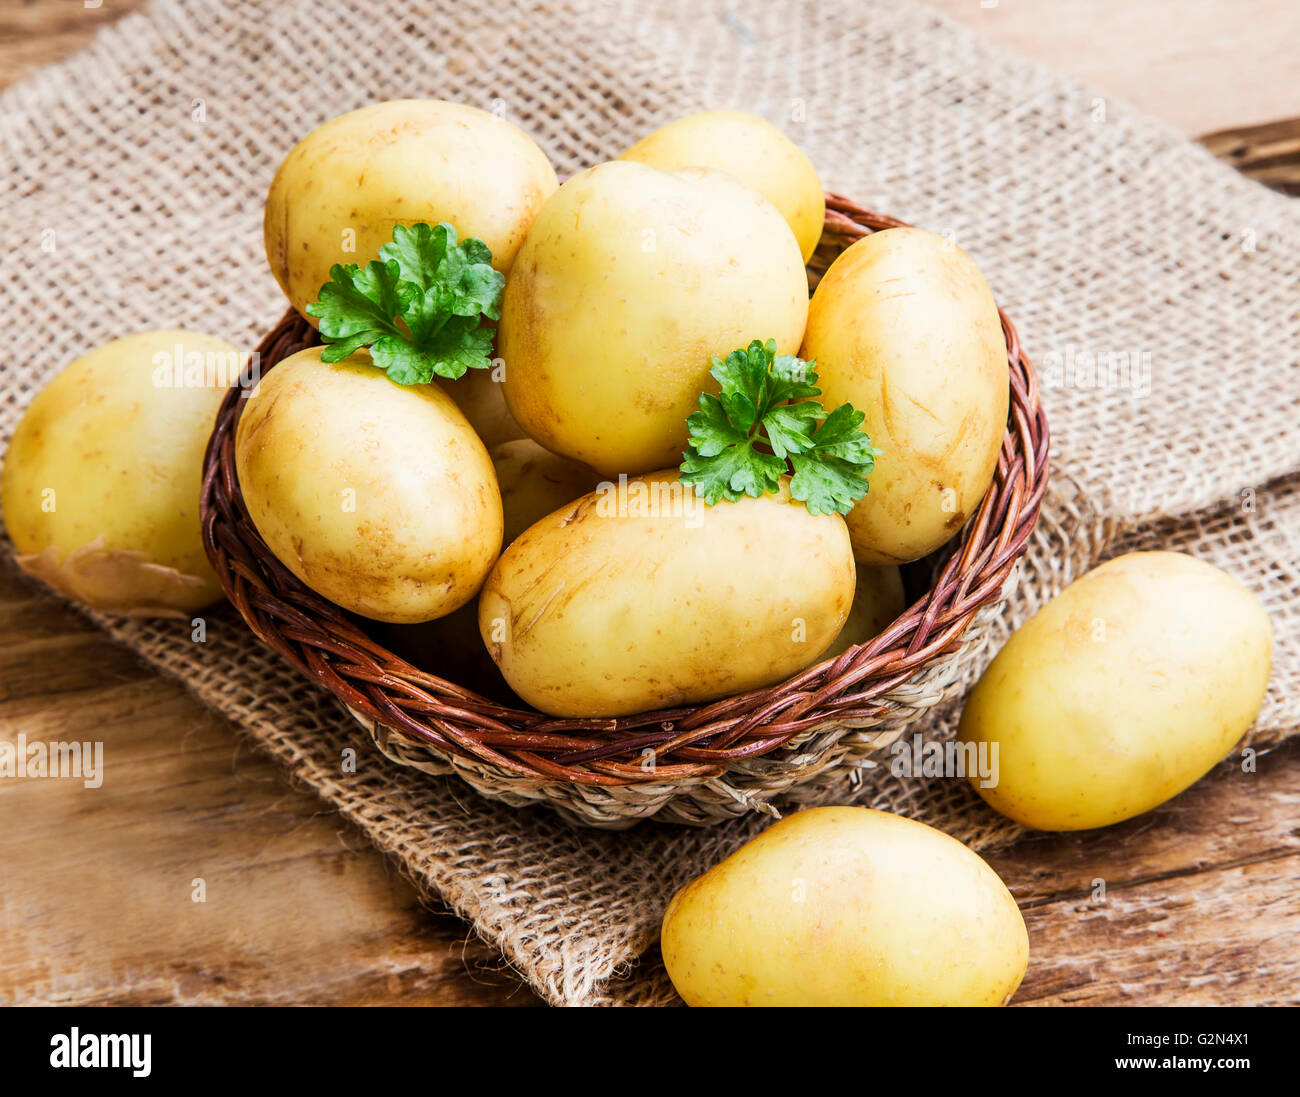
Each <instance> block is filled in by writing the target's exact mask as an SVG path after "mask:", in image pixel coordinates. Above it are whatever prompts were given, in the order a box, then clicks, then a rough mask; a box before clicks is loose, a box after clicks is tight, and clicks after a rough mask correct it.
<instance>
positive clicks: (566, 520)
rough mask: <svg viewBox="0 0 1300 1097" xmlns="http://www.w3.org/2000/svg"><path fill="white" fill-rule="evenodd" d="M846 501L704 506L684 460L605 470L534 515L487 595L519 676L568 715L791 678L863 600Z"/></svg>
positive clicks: (527, 692) (684, 699)
mask: <svg viewBox="0 0 1300 1097" xmlns="http://www.w3.org/2000/svg"><path fill="white" fill-rule="evenodd" d="M853 585H854V565H853V555H852V551H851V549H850V547H849V539H848V531H847V529H846V528H845V526H844V521H843V519H842V518H840V517H839V515H822V516H814V515H811V514H809V513H808V511H807V510H805V509H804V507H803V506H802V504H800V503H797V502H793V501H792V500H791V499H790V496H789V492H788V486H787V485H786V484H785V483H783V484H782V486H781V491H780V493H779V494H776V495H767V496H764V497H762V498H760V499H749V498H745V499H742V500H741V501H740V502H737V503H729V502H721V503H719V504H718V505H716V506H713V507H709V506H706V505H705V504H704V502H703V500H701V499H699V498H698V497H696V495H695V494H694V491H693V490H692V489H691V488H690V487H688V486H686V485H683V484H680V483H678V482H677V472H676V470H665V471H662V472H657V473H653V474H651V475H649V476H642V477H636V478H633V479H631V480H628V481H627V482H626V483H625V484H624V485H623V488H622V490H620V488H619V487H618V486H616V485H613V484H606V485H603V486H602V488H601V489H598V490H597V491H594V492H592V493H591V494H589V495H585V496H583V497H582V498H581V499H579V500H578V501H577V502H576V503H573V504H571V505H569V506H565V507H561V508H560V509H559V510H557V511H556V512H555V513H554V514H551V515H549V516H548V517H546V518H543V519H542V520H541V521H540V522H538V523H537V524H536V525H534V526H532V527H531V528H530V529H528V530H526V531H525V532H524V533H523V534H521V535H520V536H519V538H518V539H517V540H516V541H515V542H514V544H512V545H511V546H510V547H509V548H508V549H507V550H506V551H505V552H504V553H502V555H501V559H500V560H499V561H497V565H496V567H495V568H493V569H492V574H491V575H489V576H488V580H487V582H486V583H485V584H484V586H483V591H482V594H481V595H480V597H479V629H480V631H481V633H482V636H483V642H484V643H485V644H487V647H488V650H489V651H490V652H491V653H492V657H493V659H495V660H496V662H497V665H498V666H499V667H500V668H501V672H502V673H503V674H504V675H505V677H506V681H507V682H509V683H510V685H511V687H512V688H513V689H514V691H515V692H516V693H518V694H519V696H520V697H522V698H523V699H524V700H525V701H527V702H528V703H529V704H531V705H534V706H535V707H537V708H538V709H540V710H541V711H543V712H547V713H551V714H552V715H556V716H618V715H625V714H628V713H634V712H644V711H648V710H651V709H658V708H668V707H672V706H674V705H681V704H691V703H695V702H699V701H707V700H712V699H714V698H717V697H724V696H727V695H728V694H732V693H739V692H742V691H744V690H748V689H755V688H757V687H759V686H764V685H769V684H771V683H772V682H778V681H780V680H781V679H783V678H786V677H788V676H789V675H791V674H793V673H794V672H795V671H797V670H800V669H801V668H803V667H804V666H806V665H807V664H808V662H809V659H810V653H812V654H814V655H815V654H816V653H818V652H820V651H822V650H824V649H825V648H826V647H827V645H829V644H830V642H831V641H832V640H833V639H834V638H835V636H836V634H837V633H838V632H839V630H840V628H841V627H842V626H843V624H844V620H845V618H846V617H847V615H848V612H849V606H850V604H851V603H852V601H853Z"/></svg>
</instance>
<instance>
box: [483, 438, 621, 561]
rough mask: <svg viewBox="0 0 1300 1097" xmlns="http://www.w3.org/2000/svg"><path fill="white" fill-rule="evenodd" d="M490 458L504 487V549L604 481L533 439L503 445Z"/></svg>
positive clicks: (497, 447)
mask: <svg viewBox="0 0 1300 1097" xmlns="http://www.w3.org/2000/svg"><path fill="white" fill-rule="evenodd" d="M489 456H490V457H491V458H492V465H493V467H494V468H495V469H496V473H497V483H498V484H499V485H500V487H501V510H502V513H503V514H504V516H505V536H504V538H503V539H502V544H503V545H509V544H510V543H511V542H513V541H514V540H515V538H516V537H518V536H519V535H520V534H521V533H523V532H524V530H526V529H527V528H528V527H529V526H531V525H533V523H535V522H539V521H541V520H542V519H543V518H545V517H546V516H547V515H548V514H550V513H551V512H552V511H554V510H557V509H559V508H560V507H562V506H564V504H565V503H572V502H573V501H574V500H575V499H577V498H579V497H580V496H583V495H586V494H587V492H589V491H591V490H593V489H594V488H595V487H596V482H597V480H599V479H600V478H599V477H598V476H597V475H596V474H595V473H594V472H592V470H591V469H589V468H587V466H586V465H580V464H578V463H577V462H576V461H570V460H569V459H568V458H567V457H560V456H558V455H556V454H554V453H551V452H549V451H548V450H544V449H542V447H541V446H539V445H538V444H537V443H536V442H534V441H532V439H530V438H521V439H519V440H518V441H515V442H503V443H502V444H501V445H499V446H495V447H493V449H492V450H491V452H490V453H489Z"/></svg>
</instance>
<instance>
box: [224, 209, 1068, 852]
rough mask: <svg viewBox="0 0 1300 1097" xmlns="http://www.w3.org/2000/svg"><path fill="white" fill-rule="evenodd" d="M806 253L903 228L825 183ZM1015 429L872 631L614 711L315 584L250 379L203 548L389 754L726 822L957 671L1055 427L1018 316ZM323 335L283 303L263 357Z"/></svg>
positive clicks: (240, 600)
mask: <svg viewBox="0 0 1300 1097" xmlns="http://www.w3.org/2000/svg"><path fill="white" fill-rule="evenodd" d="M826 199H827V212H826V227H825V230H824V233H823V236H822V241H821V244H820V245H819V247H818V249H817V254H816V255H815V256H814V258H813V261H812V263H810V265H809V280H810V283H815V282H816V280H817V278H818V277H819V276H820V273H821V272H822V271H824V270H825V269H826V267H827V266H828V265H829V263H830V261H831V260H832V259H833V258H834V257H835V256H836V255H837V254H839V252H840V251H842V250H843V249H844V248H845V247H847V246H848V245H849V244H851V243H852V242H853V241H854V240H856V239H858V238H860V237H862V236H864V235H867V234H868V233H869V232H872V231H876V230H879V229H883V228H891V227H896V226H899V225H902V224H903V222H901V221H897V220H895V219H893V218H890V217H885V216H881V215H878V214H874V213H868V212H867V211H865V210H862V209H860V208H859V207H857V206H856V205H854V204H853V203H852V202H850V201H848V200H847V199H845V198H842V197H840V196H839V195H834V194H828V195H827V196H826ZM1002 326H1003V330H1004V332H1005V334H1006V341H1007V358H1008V362H1009V366H1010V385H1011V404H1010V413H1009V416H1008V424H1007V435H1006V438H1005V440H1004V441H1003V445H1002V453H1001V455H1000V458H999V461H998V467H997V472H996V474H995V476H994V480H993V485H992V487H990V489H989V491H988V493H987V495H986V496H985V497H984V500H983V502H982V504H981V505H980V508H979V510H978V511H977V512H976V514H975V515H974V516H973V517H972V518H971V519H970V521H969V522H968V523H967V524H966V526H965V528H964V529H963V530H962V532H961V534H960V535H959V537H958V538H957V539H956V540H955V541H954V542H953V543H952V544H950V545H949V546H946V547H945V549H944V550H942V551H941V552H940V553H939V554H936V557H935V558H934V559H933V560H931V561H929V562H928V563H929V565H930V568H931V570H929V571H927V572H926V577H927V579H928V581H929V587H928V590H926V591H925V593H924V595H923V596H921V597H919V598H918V599H917V600H916V601H915V602H914V604H912V605H911V606H910V607H909V608H908V609H907V610H906V611H905V612H904V613H903V615H902V616H901V617H899V618H898V620H896V621H895V622H894V623H893V624H892V625H891V626H890V627H889V628H888V629H886V630H885V631H884V632H883V633H881V634H880V635H879V636H877V637H875V638H874V639H873V640H871V641H870V642H869V643H866V644H862V645H859V646H857V647H855V648H850V649H849V650H848V651H846V652H844V653H843V654H841V655H840V656H838V657H837V658H835V659H833V660H830V661H827V662H825V663H821V664H819V665H817V666H813V667H810V668H809V669H807V670H805V671H803V672H802V673H800V674H798V675H796V676H795V677H794V678H791V679H789V680H788V681H785V682H781V683H780V684H778V685H775V686H771V687H769V688H767V689H760V690H754V691H752V692H749V693H744V694H740V695H737V696H734V697H729V698H727V699H725V700H722V701H717V702H714V703H712V704H708V705H703V706H699V707H694V708H679V709H673V710H671V711H661V712H654V713H647V714H644V715H640V716H625V717H619V718H617V719H557V718H554V717H550V716H544V715H542V714H540V713H537V712H535V711H531V710H525V709H519V708H510V707H508V706H506V705H503V704H501V703H498V702H496V701H492V700H489V699H488V698H486V697H483V696H480V695H479V694H477V693H474V692H473V691H471V690H469V689H465V688H462V687H461V686H458V685H456V684H455V683H453V682H449V681H445V680H444V679H442V678H439V677H437V676H436V675H434V674H432V673H429V672H428V671H425V670H421V669H418V668H417V667H414V666H412V665H411V664H409V663H407V662H406V661H404V660H402V659H400V658H398V657H397V656H395V655H394V654H392V653H391V652H390V651H388V650H386V649H385V648H384V647H383V646H382V645H381V644H379V643H377V642H376V641H375V640H374V639H373V638H372V637H371V635H369V634H368V631H367V623H366V622H364V621H362V620H360V619H358V618H354V617H353V616H351V615H349V614H347V613H345V612H344V611H343V610H341V609H340V608H339V607H338V606H335V605H334V604H333V603H331V602H328V601H326V600H325V599H324V598H322V597H320V596H319V595H317V594H315V593H314V592H312V591H311V590H309V589H308V588H307V587H305V586H304V585H303V584H302V583H301V582H300V581H299V580H298V579H297V578H296V577H295V576H294V575H293V574H292V573H291V572H289V571H288V569H287V568H285V567H284V566H283V565H282V564H281V563H280V562H279V561H278V560H277V559H276V558H275V557H274V556H273V555H272V554H271V552H270V551H269V550H268V549H267V547H266V545H265V544H264V543H263V542H262V539H261V537H259V536H258V533H257V530H256V528H255V527H254V525H253V523H252V521H251V519H250V518H249V516H248V511H247V510H246V508H245V506H244V501H243V499H242V497H241V495H240V491H239V483H238V481H237V479H236V476H235V460H234V437H235V426H236V424H237V422H238V420H239V415H240V413H241V411H242V410H243V407H244V401H243V400H241V399H239V392H238V390H237V389H236V390H232V391H231V392H230V394H228V396H227V398H226V400H225V402H224V404H223V405H222V407H221V410H220V412H219V413H218V416H217V421H216V426H215V429H214V431H213V435H212V439H211V441H210V442H209V445H208V450H207V454H206V457H205V459H204V460H205V464H204V476H203V496H202V504H201V507H202V521H203V537H204V543H205V545H206V548H207V552H208V556H209V557H210V559H211V560H212V565H213V567H214V568H215V569H216V573H217V575H218V577H219V578H220V580H221V584H222V586H223V587H224V588H225V592H226V594H227V596H228V597H229V599H230V601H231V602H232V603H233V604H234V606H235V607H236V609H238V611H239V612H240V614H242V616H243V618H244V620H245V621H246V622H248V625H249V627H250V628H251V629H252V630H253V632H254V633H256V634H257V636H258V637H259V638H260V639H261V640H262V641H263V642H264V643H266V644H267V645H269V646H270V647H272V648H274V649H275V650H276V651H277V652H279V653H280V654H281V655H282V656H284V658H286V659H288V660H289V662H290V663H292V664H293V665H294V666H295V667H297V668H298V669H299V670H300V671H302V673H304V674H306V675H307V676H308V677H310V678H313V679H315V680H316V681H318V682H319V683H320V684H321V685H322V686H324V687H325V688H326V689H327V690H329V691H330V692H331V693H333V694H334V695H335V696H336V697H337V698H338V699H339V700H340V701H341V702H342V703H343V704H344V705H345V706H347V708H348V709H349V710H350V711H351V712H352V714H353V715H354V716H355V717H356V718H357V720H359V721H360V722H361V723H362V725H363V726H364V727H365V728H366V729H367V730H368V731H369V732H370V734H371V735H372V736H373V738H374V740H375V742H376V744H377V745H378V747H379V749H380V750H381V751H382V752H383V753H384V754H385V755H387V756H388V757H389V758H390V759H392V760H393V761H394V762H397V763H400V764H402V765H407V766H414V767H416V768H418V769H421V770H424V771H426V772H429V773H437V774H446V773H456V774H459V775H460V776H461V777H462V778H464V779H465V780H466V781H467V782H469V783H470V784H471V785H473V786H474V787H475V788H476V789H478V790H479V791H480V792H481V793H483V794H484V795H486V796H490V797H494V798H496V799H498V800H503V801H505V802H506V803H509V804H512V805H516V806H524V805H529V804H537V803H544V804H548V805H549V806H551V807H553V808H554V809H555V810H557V811H559V812H560V813H561V814H563V815H565V816H567V817H569V818H571V819H573V820H576V821H578V822H581V823H584V824H587V825H593V826H599V827H607V828H616V827H624V826H629V825H631V824H632V823H634V822H636V821H637V820H638V819H643V818H647V817H649V816H652V815H653V816H655V818H656V819H659V820H664V821H671V822H678V823H690V824H708V823H714V822H718V821H719V820H722V819H726V818H729V817H732V816H735V815H739V814H742V813H744V812H746V811H752V810H766V811H769V812H770V811H772V810H773V809H772V807H771V802H772V801H773V799H775V798H777V797H779V796H780V795H781V794H782V793H783V792H785V791H786V790H788V789H789V788H791V787H792V786H794V785H797V784H799V783H801V782H803V781H806V780H808V779H810V778H811V777H813V776H815V775H816V774H818V773H821V772H823V771H824V770H826V769H828V768H830V767H843V766H856V765H859V764H861V762H862V761H863V760H864V759H866V758H867V757H868V756H870V755H871V754H873V753H875V752H878V751H880V750H882V749H883V748H884V747H886V746H888V745H889V744H890V743H892V742H893V741H894V740H895V739H897V738H898V737H899V736H900V735H901V734H902V732H903V731H904V729H906V728H907V727H908V725H909V724H910V723H911V722H912V720H913V719H914V718H916V717H917V716H918V715H920V714H922V713H923V712H924V711H925V710H927V709H929V708H931V707H933V706H934V705H936V704H938V703H939V702H941V701H943V700H945V699H947V698H948V697H949V696H951V695H952V694H953V692H954V691H955V689H956V688H957V687H958V686H959V684H960V683H961V681H962V679H963V676H964V672H965V670H966V668H967V666H968V664H969V662H970V660H971V659H972V658H973V656H974V654H975V651H976V650H977V649H978V648H979V647H980V646H981V645H982V643H983V640H984V632H985V625H986V624H987V623H988V621H989V620H991V619H992V617H993V616H994V615H996V614H997V613H998V611H999V610H1000V608H1001V606H1002V602H1003V599H1004V598H1005V597H1006V594H1007V592H1008V590H1009V585H1010V583H1011V582H1012V581H1013V575H1014V568H1015V563H1016V561H1017V559H1018V558H1019V556H1020V555H1021V553H1022V552H1023V551H1024V548H1025V544H1026V541H1027V540H1028V537H1029V533H1030V530H1031V529H1032V528H1033V525H1034V522H1035V521H1036V519H1037V517H1038V511H1039V506H1040V504H1041V501H1042V497H1043V491H1044V488H1045V487H1046V483H1047V451H1048V433H1047V422H1046V419H1045V418H1044V416H1043V411H1042V408H1041V407H1040V405H1039V400H1038V385H1037V381H1036V379H1035V377H1034V371H1033V368H1032V367H1031V365H1030V363H1029V361H1028V359H1027V358H1026V357H1025V356H1024V354H1023V353H1022V352H1021V349H1020V342H1019V339H1018V337H1017V335H1016V331H1015V328H1014V327H1012V325H1011V322H1010V321H1009V320H1008V319H1007V318H1006V316H1005V315H1003V316H1002ZM315 342H317V336H316V332H315V331H314V330H313V329H312V328H311V327H310V326H309V325H308V324H306V323H305V322H304V321H303V320H301V319H300V318H299V317H298V316H297V314H296V313H293V312H292V311H290V312H289V313H288V314H286V316H285V317H284V318H283V319H282V320H281V321H280V323H279V324H278V325H277V326H276V327H275V329H274V330H273V331H272V332H271V333H270V334H269V335H267V337H266V338H265V339H264V340H263V342H262V344H261V346H260V348H259V352H260V354H261V367H262V370H263V371H264V372H265V370H267V369H270V368H271V367H273V366H274V365H275V364H276V363H277V362H279V361H281V360H282V359H284V358H285V357H287V356H288V355H290V354H292V353H294V352H295V351H298V350H300V349H302V348H303V347H306V346H310V345H312V344H313V343H315Z"/></svg>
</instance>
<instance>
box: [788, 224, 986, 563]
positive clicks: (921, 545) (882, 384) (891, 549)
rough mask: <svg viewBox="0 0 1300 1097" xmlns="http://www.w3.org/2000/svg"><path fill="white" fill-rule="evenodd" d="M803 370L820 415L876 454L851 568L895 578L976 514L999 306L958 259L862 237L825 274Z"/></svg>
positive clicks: (926, 240)
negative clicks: (861, 416)
mask: <svg viewBox="0 0 1300 1097" xmlns="http://www.w3.org/2000/svg"><path fill="white" fill-rule="evenodd" d="M801 357H803V358H804V359H816V362H817V366H816V369H817V374H818V377H819V381H818V384H819V385H820V387H821V389H822V392H823V396H822V397H821V400H822V403H823V404H825V406H826V407H827V408H834V407H837V406H838V405H840V404H842V403H845V402H848V403H851V404H852V405H853V406H854V407H855V408H857V409H858V410H859V411H861V412H863V413H865V415H866V419H865V420H864V422H863V424H862V429H863V430H865V431H866V432H867V433H868V434H869V435H871V440H872V442H873V443H874V444H875V446H876V447H877V448H878V449H880V450H882V451H883V452H882V454H881V456H879V457H877V458H876V467H875V471H874V472H873V473H872V474H871V491H870V492H869V493H868V495H867V497H866V498H865V499H863V500H862V501H861V502H859V503H858V504H857V506H855V507H854V508H853V510H852V511H851V512H850V513H849V516H848V523H849V533H850V534H851V535H852V537H853V551H854V553H855V555H856V557H857V560H858V563H860V564H874V565H882V564H901V563H906V562H907V561H909V560H916V559H919V558H920V557H922V556H925V555H926V554H927V553H930V552H933V551H934V550H935V549H937V548H938V547H939V546H940V545H942V544H943V543H944V542H945V541H948V540H949V539H950V538H952V537H953V536H954V535H955V534H956V533H957V532H958V531H959V530H960V529H961V527H962V526H963V525H964V524H965V522H966V519H967V518H969V517H970V515H971V514H972V512H973V511H974V510H975V509H976V508H977V507H978V506H979V502H980V500H981V499H982V498H983V497H984V493H985V492H986V491H987V490H988V487H989V484H990V483H991V482H992V480H993V473H994V470H995V469H996V467H997V461H998V452H999V450H1000V449H1001V447H1002V439H1003V436H1004V435H1005V433H1006V426H1007V404H1008V397H1009V392H1010V389H1009V378H1008V367H1007V350H1006V343H1005V341H1004V340H1003V336H1002V327H1001V324H1000V322H999V320H998V311H997V306H996V305H995V304H994V302H993V294H992V293H991V292H990V291H989V287H988V285H987V283H986V282H985V281H984V278H983V276H982V275H981V274H980V272H979V271H978V270H977V269H976V267H975V264H974V263H972V262H971V260H970V258H969V257H968V256H967V255H966V253H965V252H963V251H962V250H961V249H960V248H958V247H956V246H955V245H954V244H951V243H949V242H948V241H947V240H945V239H944V238H943V237H941V236H936V235H934V234H933V233H929V232H924V231H922V230H921V229H889V230H887V231H885V232H879V233H876V234H874V235H872V236H867V237H864V238H863V239H861V240H859V241H858V242H857V243H856V244H854V245H853V246H852V247H850V248H849V249H848V250H847V251H845V252H844V253H843V254H842V255H840V257H839V258H838V259H836V260H835V262H834V263H832V264H831V267H830V269H829V270H828V271H827V272H826V275H825V277H824V278H823V279H822V281H821V284H820V285H819V286H818V287H817V292H816V293H814V294H813V299H812V304H811V306H810V308H809V311H808V330H807V333H806V334H805V335H804V341H803V349H802V351H801Z"/></svg>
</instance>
